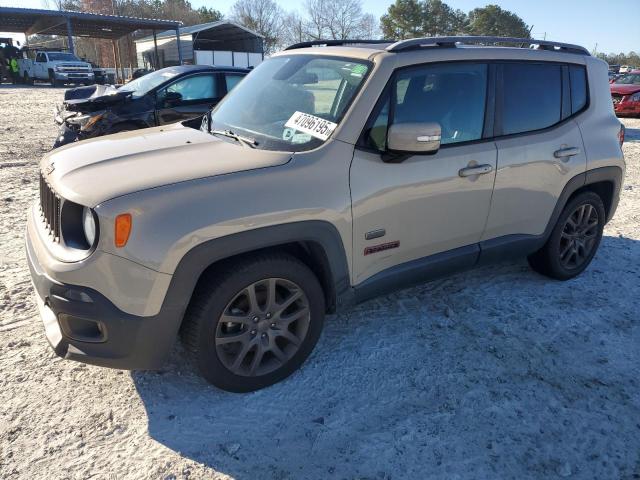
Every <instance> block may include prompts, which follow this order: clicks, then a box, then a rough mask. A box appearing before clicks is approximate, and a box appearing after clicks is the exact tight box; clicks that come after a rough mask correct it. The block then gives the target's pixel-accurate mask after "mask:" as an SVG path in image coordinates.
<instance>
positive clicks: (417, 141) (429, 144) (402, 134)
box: [387, 122, 442, 155]
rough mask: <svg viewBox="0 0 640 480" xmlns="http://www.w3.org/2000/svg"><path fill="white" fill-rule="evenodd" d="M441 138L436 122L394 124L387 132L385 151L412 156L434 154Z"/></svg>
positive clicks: (438, 125)
mask: <svg viewBox="0 0 640 480" xmlns="http://www.w3.org/2000/svg"><path fill="white" fill-rule="evenodd" d="M441 138H442V129H441V127H440V124H439V123H438V122H427V123H396V124H393V125H391V126H390V127H389V131H388V132H387V149H388V150H389V151H390V152H393V153H403V154H412V155H421V154H428V153H435V152H437V151H438V150H439V149H440V139H441Z"/></svg>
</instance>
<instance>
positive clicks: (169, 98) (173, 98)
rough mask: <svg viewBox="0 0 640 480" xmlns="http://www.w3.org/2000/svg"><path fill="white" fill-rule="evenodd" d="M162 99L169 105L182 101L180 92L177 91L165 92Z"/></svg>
mask: <svg viewBox="0 0 640 480" xmlns="http://www.w3.org/2000/svg"><path fill="white" fill-rule="evenodd" d="M163 100H164V104H165V106H168V107H171V106H174V105H177V104H178V103H180V102H181V101H182V94H181V93H179V92H165V94H164V99H163Z"/></svg>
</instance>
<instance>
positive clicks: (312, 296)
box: [181, 253, 325, 392]
mask: <svg viewBox="0 0 640 480" xmlns="http://www.w3.org/2000/svg"><path fill="white" fill-rule="evenodd" d="M205 275H206V276H205V277H204V278H202V279H201V280H200V282H199V283H198V287H197V289H196V291H195V292H194V296H193V298H192V300H191V303H190V304H189V308H188V309H187V312H186V314H185V319H184V322H183V325H182V328H181V336H182V340H183V342H184V344H185V347H186V349H187V350H188V351H189V352H191V354H192V355H193V357H194V359H195V362H196V363H197V365H198V367H199V369H200V372H201V373H202V375H203V376H204V377H205V378H206V379H207V380H208V381H209V382H210V383H212V384H213V385H215V386H216V387H218V388H220V389H222V390H227V391H230V392H250V391H253V390H258V389H261V388H264V387H268V386H270V385H273V384H274V383H277V382H279V381H281V380H283V379H285V378H286V377H288V376H289V375H291V374H292V373H293V372H294V371H296V370H297V369H298V368H299V367H300V366H301V365H302V363H304V361H305V360H306V359H307V357H308V356H309V354H310V353H311V351H312V350H313V348H314V347H315V345H316V343H317V341H318V338H319V337H320V333H321V331H322V325H323V321H324V312H325V302H324V294H323V290H322V287H321V286H320V282H319V281H318V279H317V278H316V276H315V275H314V274H313V272H312V271H311V270H310V269H309V268H308V267H307V266H306V265H305V264H303V263H302V262H300V261H299V260H298V259H296V258H295V257H293V256H290V255H287V254H284V253H274V254H263V255H258V256H254V257H251V258H247V259H243V260H239V261H237V262H231V263H227V264H226V265H224V266H221V267H220V268H219V269H216V272H215V273H213V274H205ZM252 292H253V293H252ZM271 292H274V293H273V295H271ZM252 296H253V299H254V301H253V302H252V301H251V297H252ZM269 298H273V301H269ZM287 303H290V305H288V306H287ZM251 305H253V306H254V308H251ZM230 320H232V321H230Z"/></svg>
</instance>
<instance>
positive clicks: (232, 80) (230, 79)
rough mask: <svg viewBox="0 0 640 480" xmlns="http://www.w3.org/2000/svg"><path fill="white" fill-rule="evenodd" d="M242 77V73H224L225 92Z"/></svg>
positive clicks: (232, 87) (231, 88)
mask: <svg viewBox="0 0 640 480" xmlns="http://www.w3.org/2000/svg"><path fill="white" fill-rule="evenodd" d="M243 78H244V77H243V76H242V75H225V76H224V81H225V83H226V84H227V93H228V92H230V91H231V90H233V89H234V88H235V86H236V85H237V84H238V83H240V80H242V79H243Z"/></svg>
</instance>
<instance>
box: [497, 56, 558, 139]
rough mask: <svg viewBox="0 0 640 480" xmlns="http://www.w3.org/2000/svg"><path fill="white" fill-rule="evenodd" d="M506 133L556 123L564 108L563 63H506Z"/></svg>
mask: <svg viewBox="0 0 640 480" xmlns="http://www.w3.org/2000/svg"><path fill="white" fill-rule="evenodd" d="M502 92H503V109H502V133H503V134H504V135H510V134H514V133H523V132H530V131H533V130H540V129H543V128H547V127H550V126H552V125H555V124H556V123H558V122H559V121H560V118H561V117H560V115H561V107H562V68H561V67H560V65H551V64H537V63H508V64H504V65H503V88H502Z"/></svg>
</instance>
